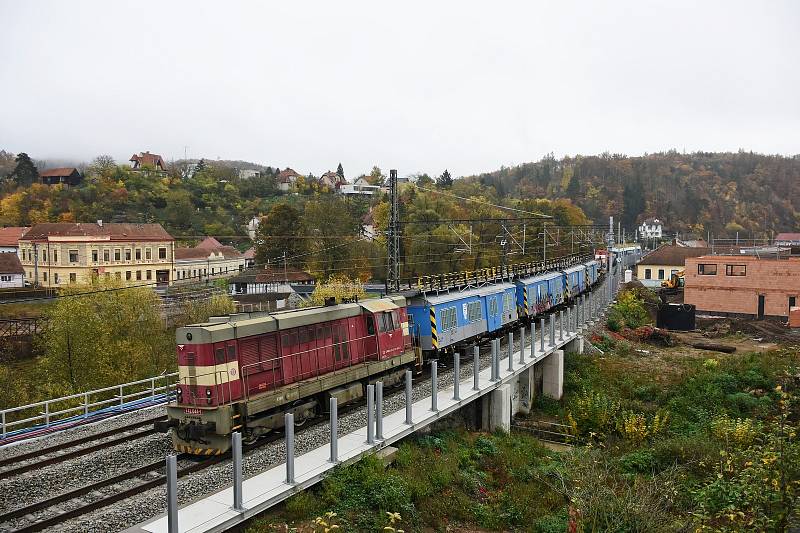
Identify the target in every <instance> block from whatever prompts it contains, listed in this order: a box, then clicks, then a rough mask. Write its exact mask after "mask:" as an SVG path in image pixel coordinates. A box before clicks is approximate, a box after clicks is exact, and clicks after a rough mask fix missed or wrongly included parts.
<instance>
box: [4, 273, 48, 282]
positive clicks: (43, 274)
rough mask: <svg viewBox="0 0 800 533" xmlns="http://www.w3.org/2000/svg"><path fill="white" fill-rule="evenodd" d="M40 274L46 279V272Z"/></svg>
mask: <svg viewBox="0 0 800 533" xmlns="http://www.w3.org/2000/svg"><path fill="white" fill-rule="evenodd" d="M42 276H44V280H45V281H47V272H42ZM9 281H10V280H9Z"/></svg>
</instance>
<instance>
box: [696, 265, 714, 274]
mask: <svg viewBox="0 0 800 533" xmlns="http://www.w3.org/2000/svg"><path fill="white" fill-rule="evenodd" d="M697 273H698V274H699V275H701V276H716V275H717V265H716V264H714V263H700V264H699V265H697Z"/></svg>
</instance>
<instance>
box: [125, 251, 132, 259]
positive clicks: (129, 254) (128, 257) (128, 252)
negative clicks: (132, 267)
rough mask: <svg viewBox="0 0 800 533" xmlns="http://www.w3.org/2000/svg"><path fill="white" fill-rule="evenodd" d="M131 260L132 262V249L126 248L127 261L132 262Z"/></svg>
mask: <svg viewBox="0 0 800 533" xmlns="http://www.w3.org/2000/svg"><path fill="white" fill-rule="evenodd" d="M130 260H131V249H130V248H125V261H130Z"/></svg>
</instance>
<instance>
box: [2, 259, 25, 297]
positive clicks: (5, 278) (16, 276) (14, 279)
mask: <svg viewBox="0 0 800 533" xmlns="http://www.w3.org/2000/svg"><path fill="white" fill-rule="evenodd" d="M24 286H25V269H24V268H22V263H20V262H19V257H17V254H0V288H2V289H7V288H18V287H24Z"/></svg>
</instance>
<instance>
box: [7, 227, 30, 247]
mask: <svg viewBox="0 0 800 533" xmlns="http://www.w3.org/2000/svg"><path fill="white" fill-rule="evenodd" d="M29 229H30V228H23V227H18V226H11V227H8V228H0V246H18V245H19V240H20V239H21V238H22V236H23V235H25V232H26V231H28V230H29Z"/></svg>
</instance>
